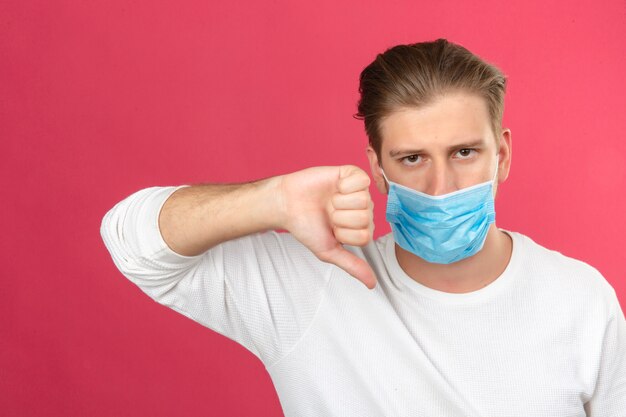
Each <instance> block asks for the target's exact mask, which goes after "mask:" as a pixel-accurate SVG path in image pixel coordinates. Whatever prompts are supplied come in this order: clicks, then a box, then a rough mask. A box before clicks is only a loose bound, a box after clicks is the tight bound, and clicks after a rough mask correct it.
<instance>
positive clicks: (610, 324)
mask: <svg viewBox="0 0 626 417" xmlns="http://www.w3.org/2000/svg"><path fill="white" fill-rule="evenodd" d="M609 305H610V307H611V310H610V311H611V313H610V315H609V318H608V321H607V325H606V329H605V332H604V338H603V342H602V354H601V358H600V368H599V370H598V376H597V381H596V387H595V390H594V393H593V395H592V397H591V399H590V400H589V401H588V402H587V403H585V411H586V413H587V416H588V417H626V320H625V319H624V312H623V311H622V309H621V307H620V304H619V300H618V298H617V295H616V294H615V291H614V290H613V291H612V292H611V300H610V303H609Z"/></svg>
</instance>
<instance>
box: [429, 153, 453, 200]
mask: <svg viewBox="0 0 626 417" xmlns="http://www.w3.org/2000/svg"><path fill="white" fill-rule="evenodd" d="M449 169H450V168H449V167H448V164H447V161H445V160H433V164H432V166H431V175H430V176H431V178H430V181H429V187H428V188H429V189H428V190H427V191H426V193H427V194H430V195H442V194H446V193H448V192H449V191H450V178H451V173H450V172H449Z"/></svg>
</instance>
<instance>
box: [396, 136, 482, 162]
mask: <svg viewBox="0 0 626 417" xmlns="http://www.w3.org/2000/svg"><path fill="white" fill-rule="evenodd" d="M484 144H485V141H484V140H483V139H476V140H471V141H468V142H463V143H457V144H456V145H452V146H448V152H452V151H454V150H456V149H463V148H476V147H480V146H483V145H484ZM424 152H426V151H425V150H424V149H392V150H391V151H389V156H391V157H392V158H394V157H396V156H399V155H415V154H422V153H424Z"/></svg>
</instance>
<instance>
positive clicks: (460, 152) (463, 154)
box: [456, 148, 476, 159]
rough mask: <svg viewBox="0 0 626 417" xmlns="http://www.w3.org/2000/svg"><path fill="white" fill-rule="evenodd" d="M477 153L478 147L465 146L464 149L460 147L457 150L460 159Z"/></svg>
mask: <svg viewBox="0 0 626 417" xmlns="http://www.w3.org/2000/svg"><path fill="white" fill-rule="evenodd" d="M475 153H476V149H473V148H463V149H459V150H458V151H457V153H456V155H459V156H460V159H469V158H470V157H471V156H473V155H474V154H475Z"/></svg>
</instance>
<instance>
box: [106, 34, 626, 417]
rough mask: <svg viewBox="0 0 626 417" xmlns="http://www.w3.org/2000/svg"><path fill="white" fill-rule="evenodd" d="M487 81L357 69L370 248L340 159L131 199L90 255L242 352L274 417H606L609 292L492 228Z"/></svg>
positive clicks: (493, 139)
mask: <svg viewBox="0 0 626 417" xmlns="http://www.w3.org/2000/svg"><path fill="white" fill-rule="evenodd" d="M505 84H506V83H505V78H504V76H503V75H502V74H501V72H500V71H499V70H498V69H497V68H495V67H494V66H492V65H489V64H488V63H485V62H484V61H482V60H481V59H480V58H478V57H477V56H475V55H473V54H472V53H471V52H469V51H468V50H467V49H465V48H463V47H461V46H459V45H455V44H452V43H449V42H447V41H446V40H444V39H439V40H437V41H435V42H423V43H418V44H413V45H399V46H396V47H394V48H391V49H389V50H387V51H386V52H385V53H383V54H380V55H378V56H377V58H376V60H375V61H374V62H372V63H371V64H370V65H369V66H368V67H367V68H365V70H364V71H363V72H362V74H361V79H360V92H361V100H360V102H359V113H358V117H360V118H362V119H363V120H364V121H365V129H366V132H367V135H368V137H369V142H370V144H369V146H368V147H367V156H368V158H369V161H370V166H371V171H372V176H373V178H374V181H375V183H376V187H377V188H378V190H379V191H380V192H382V193H385V194H388V204H387V220H388V221H389V222H390V223H391V226H392V231H393V232H392V233H390V234H388V235H386V236H383V237H381V238H379V239H377V240H373V238H372V236H373V229H374V225H373V220H372V212H373V205H372V201H371V198H370V195H369V192H368V187H369V184H370V179H369V177H368V175H367V174H366V173H365V172H363V171H362V170H361V169H359V168H358V167H355V166H350V165H347V166H339V167H315V168H309V169H304V170H302V171H298V172H294V173H291V174H286V175H283V176H278V177H273V178H268V179H265V180H260V181H255V182H251V183H246V184H239V185H196V186H181V187H153V188H148V189H144V190H140V191H138V192H137V193H135V194H133V195H131V196H129V197H128V198H126V199H125V200H123V201H121V202H120V203H118V204H117V205H116V206H115V207H114V208H113V209H111V210H110V211H109V212H108V213H107V214H106V216H105V218H104V220H103V223H102V229H101V233H102V236H103V239H104V242H105V243H106V246H107V248H108V249H109V251H110V252H111V255H112V257H113V260H114V261H115V263H116V265H117V266H118V268H119V269H120V270H121V272H122V273H123V274H124V275H125V276H126V277H128V278H129V279H130V280H132V281H133V282H134V283H135V284H137V285H138V286H139V287H140V288H141V289H142V290H143V291H144V292H145V293H147V294H148V295H149V296H150V297H152V298H153V299H155V300H156V301H158V302H159V303H162V304H164V305H167V306H169V307H171V308H173V309H175V310H176V311H179V312H180V313H182V314H184V315H186V316H187V317H189V318H191V319H193V320H196V321H197V322H199V323H201V324H203V325H205V326H207V327H209V328H211V329H213V330H215V331H217V332H219V333H221V334H223V335H225V336H227V337H229V338H231V339H233V340H235V341H237V342H238V343H240V344H242V345H243V346H245V347H246V348H247V349H249V350H250V351H251V352H252V353H254V354H255V355H256V356H257V357H259V359H260V360H261V361H262V362H263V363H264V364H265V366H266V368H267V370H268V372H269V374H270V376H271V378H272V380H273V382H274V385H275V387H276V390H277V393H278V396H279V398H280V401H281V405H282V407H283V411H284V413H285V415H288V416H360V417H363V416H498V417H501V416H551V417H552V416H585V415H588V416H595V417H598V416H606V417H609V416H611V417H615V416H626V353H625V351H626V322H625V320H624V315H623V312H622V310H621V308H620V306H619V303H618V300H617V297H616V294H615V291H614V290H613V288H612V287H611V286H610V285H609V284H608V282H607V281H606V280H605V279H604V278H603V277H602V276H601V275H600V273H599V272H598V271H597V270H595V269H594V268H592V267H591V266H589V265H587V264H585V263H583V262H580V261H577V260H574V259H571V258H568V257H565V256H563V255H561V254H560V253H558V252H554V251H550V250H548V249H545V248H543V247H541V246H540V245H538V244H537V243H535V242H534V241H532V240H531V239H530V238H528V237H526V236H524V235H522V234H520V233H516V232H512V231H505V230H502V229H499V228H497V227H496V223H495V211H494V201H493V199H494V197H495V194H496V190H497V185H498V183H500V182H503V181H504V180H505V179H506V178H507V176H508V173H509V169H510V164H511V132H510V130H509V129H503V128H502V124H501V123H502V112H503V102H504V91H505ZM276 229H283V230H286V231H288V233H276V232H275V231H274V230H276ZM344 245H346V246H344ZM354 278H356V279H354ZM362 284H364V285H362Z"/></svg>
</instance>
